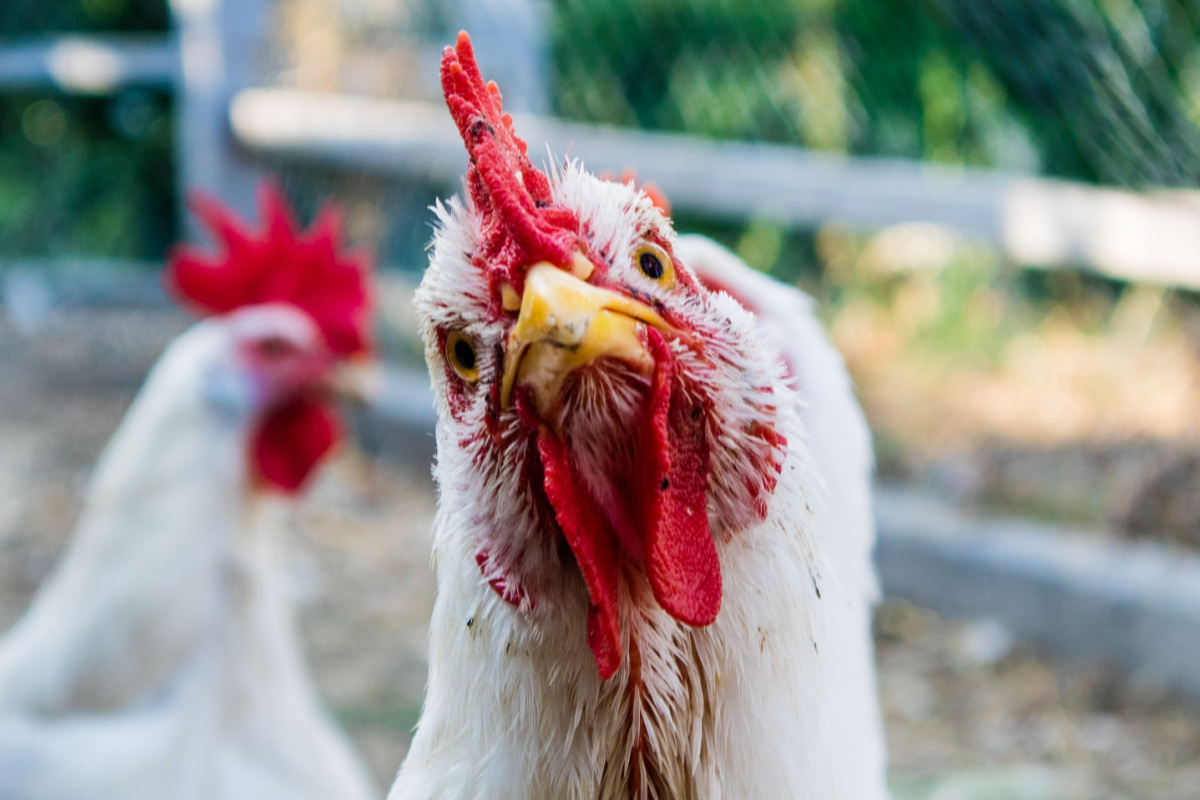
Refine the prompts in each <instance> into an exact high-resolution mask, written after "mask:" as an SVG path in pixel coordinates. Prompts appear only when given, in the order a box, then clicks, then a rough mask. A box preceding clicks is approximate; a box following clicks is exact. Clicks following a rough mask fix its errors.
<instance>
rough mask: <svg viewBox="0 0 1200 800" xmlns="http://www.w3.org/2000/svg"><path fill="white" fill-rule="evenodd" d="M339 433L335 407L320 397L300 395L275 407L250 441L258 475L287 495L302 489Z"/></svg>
mask: <svg viewBox="0 0 1200 800" xmlns="http://www.w3.org/2000/svg"><path fill="white" fill-rule="evenodd" d="M340 433H341V431H340V427H339V425H338V420H337V416H336V415H335V414H334V411H333V409H332V408H330V406H329V404H328V403H326V402H323V401H321V400H317V399H314V398H300V399H297V400H295V401H293V402H291V403H288V404H286V405H283V406H280V407H279V408H277V409H274V410H272V411H271V412H270V413H268V414H267V415H266V417H264V418H263V420H262V422H261V423H260V424H259V426H258V430H257V431H255V434H254V439H253V441H252V443H251V456H252V461H253V464H254V467H255V472H256V474H257V476H258V478H259V479H260V480H262V481H263V482H264V483H266V484H267V485H269V486H271V487H273V488H275V489H278V490H280V491H282V492H284V493H287V494H292V493H295V492H297V491H299V490H300V489H301V488H302V487H303V486H304V484H305V483H307V482H308V479H309V477H310V476H311V475H312V472H313V470H314V469H315V468H316V466H317V464H319V463H320V462H321V459H322V458H324V457H325V456H326V455H327V454H328V453H329V451H330V450H332V449H333V446H334V445H335V444H337V441H338V438H339V436H340Z"/></svg>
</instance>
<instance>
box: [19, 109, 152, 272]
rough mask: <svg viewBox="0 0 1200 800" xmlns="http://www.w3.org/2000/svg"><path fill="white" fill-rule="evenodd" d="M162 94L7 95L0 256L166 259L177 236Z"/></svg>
mask: <svg viewBox="0 0 1200 800" xmlns="http://www.w3.org/2000/svg"><path fill="white" fill-rule="evenodd" d="M171 143H172V135H171V120H170V115H169V106H168V103H167V100H166V99H165V98H163V97H161V96H157V95H153V94H149V93H145V92H140V91H132V90H130V91H127V92H125V93H123V94H120V95H117V96H116V97H113V98H106V99H96V98H82V97H64V96H53V97H48V96H35V95H10V96H6V97H2V98H0V254H2V255H3V256H4V257H5V258H22V257H47V256H50V257H53V256H63V255H79V254H86V255H93V256H105V257H113V258H131V259H156V258H161V257H162V254H163V252H164V251H165V249H166V247H167V245H168V244H169V242H170V241H171V240H172V239H173V238H174V236H175V198H174V191H173V183H174V182H173V168H172V156H171Z"/></svg>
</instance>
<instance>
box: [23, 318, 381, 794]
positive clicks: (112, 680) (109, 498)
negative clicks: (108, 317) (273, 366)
mask: <svg viewBox="0 0 1200 800" xmlns="http://www.w3.org/2000/svg"><path fill="white" fill-rule="evenodd" d="M235 349H236V348H235V342H234V335H233V333H232V331H231V323H230V321H229V320H228V319H225V318H222V319H213V320H209V321H205V322H202V323H199V324H197V325H196V326H194V327H193V328H192V329H191V330H189V331H188V332H186V333H185V334H183V335H182V336H180V337H179V338H178V339H177V340H176V341H175V342H173V343H172V344H171V345H170V347H169V349H168V350H167V351H166V353H165V354H164V355H163V357H162V358H161V359H160V361H159V363H158V364H157V365H156V366H155V367H154V369H153V371H152V373H151V374H150V376H149V378H148V379H147V381H146V385H145V386H144V387H143V389H142V391H141V392H140V394H139V395H138V397H137V399H136V401H135V402H134V404H133V407H132V408H131V409H130V411H129V413H128V414H127V416H126V418H125V420H124V421H123V422H122V423H121V426H120V428H119V429H118V431H117V432H116V434H115V435H114V437H113V439H112V441H111V442H110V443H109V444H108V446H107V448H106V450H105V451H104V453H103V455H102V457H101V459H100V462H99V464H98V465H97V468H96V471H95V479H94V481H93V483H92V486H91V488H90V491H89V494H88V497H87V500H86V505H85V509H84V513H83V516H82V518H81V520H80V522H79V526H78V529H77V531H76V533H75V535H74V538H73V541H72V543H71V545H70V548H69V550H68V552H67V554H66V556H65V557H64V559H63V561H62V563H61V564H60V565H59V566H58V568H57V570H56V571H55V573H53V574H52V575H51V577H50V578H49V579H48V580H47V581H46V583H45V584H44V586H43V587H42V588H41V590H40V591H39V593H38V595H37V597H36V599H35V601H34V603H33V606H32V607H31V608H30V610H29V612H28V613H27V614H26V615H25V617H24V618H23V619H21V620H20V621H19V622H18V623H17V624H16V626H15V627H14V628H13V629H12V630H11V631H9V632H8V633H7V634H6V635H5V636H4V637H3V639H0V798H4V800H34V798H37V799H38V800H43V799H44V800H80V799H81V798H88V800H118V798H119V800H138V799H139V798H145V800H366V798H370V797H372V796H373V795H374V790H373V789H372V787H371V785H370V781H369V779H368V778H367V777H366V772H365V770H364V769H363V767H362V765H361V764H360V763H359V761H358V760H357V758H356V757H355V756H354V755H353V754H352V752H351V750H350V748H349V745H348V743H347V741H346V739H345V738H344V736H343V735H342V734H341V733H340V732H339V731H338V730H337V729H336V728H335V727H334V726H333V725H332V723H331V722H330V720H329V719H328V718H327V717H326V715H325V713H324V712H323V711H322V710H321V709H320V707H319V703H318V699H317V697H316V694H315V692H314V690H313V687H312V686H311V684H310V682H309V679H308V677H307V675H306V671H305V669H304V666H303V662H302V660H301V658H300V652H299V648H298V646H297V642H296V639H295V633H294V630H293V625H292V620H291V617H290V613H289V609H288V605H287V603H286V601H285V597H284V593H283V590H282V587H281V586H280V585H279V582H280V579H281V576H280V570H279V564H278V563H277V562H278V554H277V552H276V548H277V542H276V537H275V531H274V530H273V529H274V528H275V527H278V526H277V524H276V523H277V522H278V520H279V519H280V518H281V517H282V516H283V509H282V508H281V507H279V505H278V504H277V503H276V502H275V501H268V500H266V499H264V498H263V497H262V496H261V495H260V493H259V492H258V491H256V490H254V489H253V488H252V487H251V484H250V480H249V479H248V468H247V464H246V454H247V452H248V449H249V448H248V445H247V436H248V427H249V425H250V419H251V416H252V412H253V411H254V409H253V404H252V403H247V402H246V397H244V396H241V395H239V394H238V392H237V391H234V390H235V389H237V386H238V384H237V380H236V376H237V374H238V372H237V370H238V369H239V368H240V367H239V366H238V363H237V360H236V358H235Z"/></svg>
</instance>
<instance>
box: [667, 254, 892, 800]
mask: <svg viewBox="0 0 1200 800" xmlns="http://www.w3.org/2000/svg"><path fill="white" fill-rule="evenodd" d="M675 251H676V252H677V253H678V254H679V257H680V259H681V260H682V261H683V262H684V263H686V264H688V265H689V266H690V267H691V268H692V269H694V270H695V271H696V274H697V276H698V277H699V278H700V280H701V281H703V282H704V284H705V285H707V286H708V287H709V288H710V289H714V290H719V291H726V292H729V294H731V295H732V296H733V297H734V298H735V299H736V300H737V301H738V302H739V303H741V304H742V305H744V306H745V307H746V308H748V309H749V310H750V311H751V312H752V313H753V314H754V315H755V317H756V318H757V320H758V324H759V326H760V328H761V329H762V331H763V333H764V334H765V335H766V337H767V339H768V340H769V341H770V342H771V344H772V345H773V346H774V347H775V348H777V349H778V350H779V352H780V354H781V355H782V356H783V357H784V360H785V361H786V363H787V365H788V368H789V372H790V373H791V377H792V379H793V382H794V388H796V390H797V392H798V393H799V395H800V398H801V400H802V403H803V405H802V407H801V409H800V419H801V421H802V422H803V423H804V428H805V433H806V444H807V446H808V449H809V451H810V452H811V454H812V459H813V462H814V463H815V465H816V468H817V472H818V473H819V474H820V476H821V479H822V481H823V483H824V484H825V488H826V491H824V492H820V493H819V494H818V496H817V498H816V501H815V503H814V505H813V513H814V517H815V522H816V526H817V529H818V530H819V531H820V533H821V548H822V550H823V552H824V553H825V554H826V559H827V561H828V563H829V564H830V566H831V571H830V575H829V577H830V578H831V579H832V580H831V581H830V584H831V586H830V591H831V593H832V597H831V598H830V602H829V604H828V610H827V614H828V620H829V624H830V626H831V627H832V629H833V630H834V631H836V634H834V635H831V636H830V637H829V643H828V645H827V649H826V650H825V652H824V658H825V659H826V663H827V664H829V665H830V666H829V667H828V668H827V669H828V671H829V673H830V677H829V679H828V681H827V684H826V688H827V692H828V695H829V703H830V709H831V726H832V735H833V736H834V740H835V743H836V744H835V750H836V752H837V753H842V754H852V756H849V757H846V758H842V759H840V760H839V761H838V762H835V765H834V766H835V768H837V770H838V773H839V774H838V775H837V780H838V788H839V790H840V792H841V795H842V796H843V797H846V798H861V799H862V800H882V799H883V798H886V797H887V796H888V793H887V784H886V762H887V747H886V742H885V738H884V729H883V715H882V713H881V711H880V707H879V692H878V686H877V681H876V676H875V653H874V650H875V648H874V641H873V638H872V625H871V614H872V610H873V608H874V606H875V604H876V602H877V601H878V599H879V584H878V580H877V577H876V574H875V568H874V562H873V556H874V550H875V519H874V515H873V513H872V502H871V483H872V476H873V474H874V456H873V454H872V448H871V433H870V428H869V427H868V426H867V421H866V418H865V417H864V416H863V412H862V408H861V407H860V406H859V404H858V401H857V399H856V398H855V396H854V391H853V387H852V385H851V382H850V376H849V374H847V372H846V366H845V363H844V361H843V359H842V356H841V354H840V353H838V351H837V350H836V349H835V348H834V347H833V345H832V344H831V343H830V341H829V339H828V338H827V337H826V335H825V332H824V330H823V329H822V327H821V324H820V322H819V321H818V320H817V318H816V316H815V314H814V308H813V301H812V299H811V298H810V297H808V296H807V295H806V294H804V293H803V292H801V291H800V290H798V289H795V288H792V287H790V286H785V285H783V284H781V283H779V282H778V281H775V280H772V279H770V278H768V277H767V276H765V275H763V274H762V273H760V272H757V271H755V270H753V269H751V268H750V267H749V266H747V265H746V264H745V262H743V261H742V260H741V259H740V258H738V257H737V256H736V255H734V254H733V253H731V252H729V251H728V250H726V249H725V248H723V247H721V246H720V245H718V244H717V243H716V242H713V241H712V240H711V239H708V238H706V237H704V236H696V235H685V236H680V237H679V239H678V240H677V241H676V243H675Z"/></svg>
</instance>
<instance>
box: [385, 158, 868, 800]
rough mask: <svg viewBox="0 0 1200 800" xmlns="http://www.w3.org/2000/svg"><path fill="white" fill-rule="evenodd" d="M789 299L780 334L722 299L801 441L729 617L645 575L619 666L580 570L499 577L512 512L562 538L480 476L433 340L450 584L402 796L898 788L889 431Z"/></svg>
mask: <svg viewBox="0 0 1200 800" xmlns="http://www.w3.org/2000/svg"><path fill="white" fill-rule="evenodd" d="M558 188H559V191H560V192H561V193H562V194H564V195H568V196H571V195H573V196H575V197H578V198H580V202H586V201H587V198H589V197H591V196H593V195H594V197H595V202H596V203H597V209H596V210H597V212H599V211H601V210H602V209H604V208H605V207H606V206H608V205H610V203H611V198H605V197H604V195H606V194H608V193H610V192H631V190H629V189H628V188H626V187H619V188H618V189H609V188H607V185H605V184H602V183H601V182H598V181H595V179H593V178H591V176H589V175H587V174H586V173H583V172H581V171H578V170H576V169H574V168H570V169H568V170H567V171H566V172H565V174H564V175H563V176H562V184H561V185H560V186H559V187H558ZM629 199H630V200H631V201H632V198H629ZM606 200H608V201H610V202H605V201H606ZM442 221H443V228H442V231H441V234H440V236H439V239H438V242H437V245H436V246H435V254H434V259H435V262H436V260H437V259H438V257H439V256H446V257H450V258H453V257H454V256H453V255H451V254H453V253H470V252H472V249H473V247H472V242H471V240H470V237H471V234H470V218H469V214H468V212H467V211H466V210H465V209H463V208H461V207H459V206H451V209H450V210H448V211H446V212H444V214H443V220H442ZM634 227H635V228H636V226H634ZM675 244H676V251H675V252H676V254H677V255H678V256H679V262H680V263H683V264H687V263H689V261H688V260H687V259H692V260H695V261H696V262H697V263H704V264H705V267H707V268H708V269H707V270H705V269H702V270H701V274H702V275H703V274H705V273H706V272H709V273H711V274H714V275H715V274H721V275H723V276H724V277H725V280H726V282H727V283H728V282H729V279H730V278H733V277H734V276H735V275H740V273H728V272H724V271H722V268H723V267H724V266H725V265H724V264H723V262H722V259H724V258H730V257H731V256H729V254H728V253H725V252H724V251H721V250H719V249H717V248H716V246H715V245H712V244H711V243H708V242H706V241H700V240H694V239H686V238H685V239H681V240H679V241H677V242H676V243H675ZM737 268H740V269H747V268H745V267H744V266H740V265H739V267H737ZM431 269H432V268H431ZM735 269H736V268H735ZM772 288H774V287H772ZM773 296H774V297H776V298H778V297H780V295H779V293H778V291H776V292H775V293H774V294H773ZM782 296H783V297H784V298H786V303H785V305H786V306H787V308H786V309H785V310H786V311H787V312H788V314H792V313H793V312H794V313H795V314H798V316H796V317H795V318H794V319H791V320H790V321H789V323H788V325H787V326H785V329H784V330H782V331H779V332H778V333H779V334H780V335H773V332H771V331H769V329H765V328H764V326H762V325H760V324H759V322H758V321H756V320H755V319H754V318H753V317H752V316H751V315H750V314H748V313H747V312H746V311H745V310H744V309H742V308H741V307H740V306H739V305H738V304H736V303H735V302H734V301H733V300H732V299H730V298H729V297H727V296H724V295H721V294H712V295H710V296H709V297H708V299H707V302H708V304H709V310H710V311H711V313H712V314H713V315H714V316H716V317H717V318H719V319H721V320H722V325H727V326H728V329H729V331H730V333H731V337H732V339H734V340H736V341H738V342H740V344H741V346H742V348H743V351H744V354H745V355H747V356H749V355H750V354H754V363H753V365H749V364H748V365H746V368H747V369H754V370H763V371H764V372H766V373H767V374H770V375H771V376H772V379H773V380H775V381H777V384H776V386H775V396H776V397H777V398H778V400H779V424H780V425H781V427H782V429H783V431H784V436H785V437H786V439H787V441H788V443H789V446H788V452H787V455H786V460H785V462H784V464H783V467H782V470H781V473H780V478H779V483H778V485H777V487H776V488H775V490H774V493H773V497H772V498H771V501H770V507H769V514H768V515H767V517H766V519H764V520H762V521H761V522H758V523H756V524H751V525H748V526H746V527H744V528H742V529H740V530H737V531H736V532H732V533H731V534H730V535H728V536H727V537H723V540H722V545H723V549H722V551H721V568H722V573H723V579H724V583H725V585H726V586H727V587H729V589H728V590H727V592H726V594H725V601H724V605H723V607H722V609H721V612H720V615H719V616H718V618H717V619H716V621H715V622H714V623H713V624H711V625H709V626H707V627H689V626H687V625H684V624H681V623H679V622H678V621H676V620H674V619H672V618H671V617H670V616H669V615H668V614H666V613H664V612H663V611H662V610H661V609H658V608H654V607H652V606H647V605H646V604H644V603H642V602H639V601H638V600H637V599H635V597H634V596H633V595H634V594H635V592H633V591H631V592H630V593H629V595H626V596H623V598H622V619H624V620H625V621H626V622H627V624H628V627H629V633H628V636H629V638H630V640H631V641H633V642H635V643H636V644H634V645H631V649H633V648H636V655H635V654H634V653H632V652H631V653H630V654H629V655H628V656H627V657H626V660H625V662H624V663H623V664H622V667H621V669H620V670H619V671H618V672H617V674H616V676H615V677H614V678H612V679H610V680H607V681H605V680H601V679H600V678H599V676H598V675H597V673H596V667H595V663H594V661H593V657H592V656H593V654H592V652H591V651H590V650H589V649H588V645H587V642H586V639H585V637H584V636H583V634H582V632H581V623H582V620H583V618H584V617H585V616H586V613H587V608H588V603H589V600H588V596H587V593H586V591H584V590H583V587H582V586H580V585H578V583H577V579H576V585H574V586H572V585H570V583H571V582H570V581H569V580H568V581H564V582H563V583H564V584H566V585H560V586H556V587H554V589H553V590H549V589H547V590H543V591H557V592H560V593H561V594H558V595H557V596H556V602H555V603H554V604H546V606H545V607H541V606H537V607H534V608H523V607H521V606H520V605H519V604H518V605H514V604H513V603H511V602H505V600H504V599H502V598H501V597H500V596H498V594H497V592H496V591H494V588H493V587H491V586H489V584H488V582H487V581H486V580H484V579H483V578H482V577H481V573H480V568H479V566H478V548H479V542H481V541H488V540H491V539H494V538H495V537H496V536H497V533H498V532H497V530H496V529H495V526H494V520H495V519H497V518H499V519H512V520H514V524H513V527H512V529H511V530H507V531H504V532H503V533H504V535H506V536H509V537H512V538H524V537H528V538H529V539H531V540H536V539H539V538H541V539H544V538H549V537H552V534H551V533H550V532H548V531H538V532H527V531H522V530H521V529H520V526H521V524H522V522H520V521H518V520H522V519H528V515H527V514H526V513H525V511H524V510H521V509H518V508H515V506H517V505H518V504H520V503H522V502H523V501H524V500H525V493H524V492H523V491H522V490H521V488H520V487H519V482H514V483H512V484H502V485H501V486H489V485H487V484H486V483H484V482H483V481H482V480H481V478H480V477H479V474H478V472H477V470H476V468H475V463H474V462H475V459H474V456H473V454H472V453H471V452H470V451H469V450H465V449H464V448H463V447H462V442H461V439H462V435H463V434H462V427H461V422H462V420H461V418H456V415H455V414H454V413H453V411H452V410H451V408H450V406H449V404H448V403H447V401H446V394H447V387H446V381H447V378H446V376H445V374H444V372H443V371H442V370H440V369H439V367H438V359H439V358H440V355H439V354H437V353H436V352H434V353H431V354H430V357H431V364H433V365H434V366H433V375H434V381H435V385H437V386H438V388H439V392H438V395H439V398H440V403H439V412H440V422H439V429H438V452H439V460H438V467H437V476H438V480H439V485H440V488H441V501H440V506H439V515H438V519H437V523H436V531H435V547H436V558H435V561H436V566H437V573H438V599H437V604H436V606H435V610H434V617H433V622H432V627H433V634H432V641H431V651H430V683H429V692H428V696H427V700H426V707H425V711H424V714H423V716H422V719H421V722H420V724H419V726H418V730H417V736H416V739H415V740H414V742H413V747H412V750H411V751H410V753H409V756H408V759H407V760H406V762H405V764H404V766H403V768H402V769H401V772H400V776H399V779H398V780H397V782H396V784H395V786H394V788H393V790H392V794H391V795H390V797H391V798H392V800H409V799H410V798H424V797H437V798H500V797H505V798H509V797H511V798H522V799H526V800H541V799H542V798H547V799H548V798H579V800H584V798H588V799H589V800H590V799H591V798H600V800H625V798H651V797H659V798H668V797H670V798H722V797H724V798H745V797H798V798H814V799H815V798H846V799H847V800H849V798H856V799H857V798H863V800H867V799H868V798H882V797H885V796H886V794H885V791H884V789H883V742H882V732H881V729H880V724H879V718H878V706H877V700H876V699H875V688H874V671H873V662H872V660H871V644H870V639H869V606H870V603H871V600H872V599H873V597H874V594H875V589H874V579H873V573H872V569H871V565H870V552H871V547H872V538H873V527H872V523H871V514H870V497H869V480H870V470H871V456H870V447H869V440H868V438H867V432H866V428H865V425H864V423H863V421H862V417H861V412H860V411H859V410H858V406H857V404H856V403H855V402H854V400H853V395H852V394H851V392H850V386H849V381H848V378H847V376H846V374H845V370H844V367H843V366H842V365H841V361H840V358H839V357H838V356H837V354H836V352H835V351H834V350H833V349H832V347H831V346H830V345H829V343H828V342H827V340H826V339H825V338H824V335H823V334H822V333H821V331H820V328H819V325H818V324H817V323H816V321H815V320H814V319H813V318H812V316H811V310H810V308H809V307H808V304H807V303H806V302H805V301H804V299H803V298H802V296H799V295H798V294H797V293H794V292H788V291H785V292H784V294H783V295H782ZM785 319H786V317H785ZM764 334H766V335H764ZM783 339H786V340H788V341H789V343H790V344H789V353H790V354H792V357H793V358H796V359H797V363H798V368H797V377H798V378H799V381H800V383H801V385H808V386H812V387H813V388H814V390H815V391H814V392H813V393H812V394H811V395H810V398H809V399H810V402H811V404H812V405H810V406H809V408H808V409H806V410H805V411H804V412H803V413H800V414H798V413H797V412H798V411H799V409H800V407H801V406H800V403H799V402H798V399H797V397H796V396H795V395H793V394H792V393H791V390H790V389H789V388H788V387H787V384H786V381H785V380H784V378H783V375H782V370H781V369H780V370H778V371H775V370H776V367H777V366H778V365H779V362H778V356H777V355H776V353H777V351H776V350H775V344H774V342H775V341H778V340H783ZM435 347H436V345H435ZM802 419H804V420H811V424H812V425H813V431H815V433H814V434H809V433H806V432H805V429H804V428H805V426H804V425H803V423H802ZM810 448H811V450H812V453H811V454H810ZM814 459H815V463H814ZM825 465H827V466H828V478H825V479H823V477H822V475H821V474H820V473H821V468H822V467H823V466H825ZM826 482H828V483H829V485H830V487H832V488H833V490H834V491H833V492H832V493H827V491H826V486H825V483H826ZM534 524H535V525H536V524H537V523H534ZM544 557H545V558H546V560H548V561H549V560H556V557H555V556H554V555H551V554H549V553H547V554H545V556H544ZM557 571H562V568H561V564H560V565H559V569H558V570H557Z"/></svg>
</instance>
